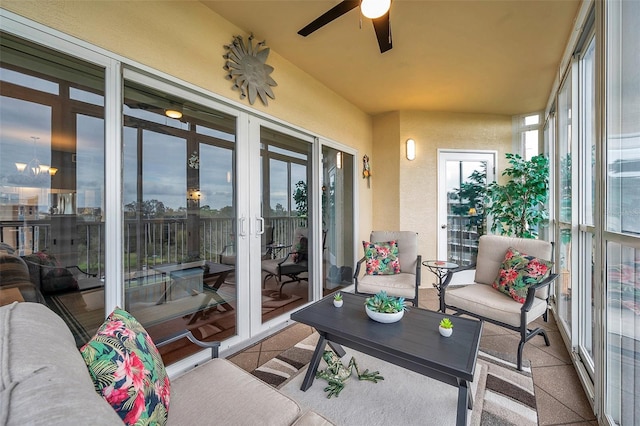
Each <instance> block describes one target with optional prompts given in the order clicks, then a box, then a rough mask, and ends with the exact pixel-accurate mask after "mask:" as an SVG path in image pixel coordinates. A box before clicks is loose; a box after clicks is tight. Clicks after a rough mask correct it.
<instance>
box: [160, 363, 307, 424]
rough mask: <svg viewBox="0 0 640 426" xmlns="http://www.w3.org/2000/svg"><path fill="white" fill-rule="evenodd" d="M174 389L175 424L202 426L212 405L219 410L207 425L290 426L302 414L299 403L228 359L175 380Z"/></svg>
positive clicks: (172, 417)
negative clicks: (205, 412) (205, 413)
mask: <svg viewBox="0 0 640 426" xmlns="http://www.w3.org/2000/svg"><path fill="white" fill-rule="evenodd" d="M171 388H172V390H171V394H172V398H171V410H170V411H169V423H172V424H181V425H196V424H202V423H203V417H202V414H203V411H209V410H210V409H211V408H210V407H211V404H215V407H216V408H217V409H215V410H213V412H214V415H213V416H212V417H210V418H207V419H206V421H207V422H210V423H211V424H218V425H264V424H269V425H274V426H277V425H291V424H292V423H293V422H294V421H295V420H296V418H297V417H298V416H299V415H300V413H301V410H300V406H299V405H298V403H297V402H295V401H294V400H292V399H291V398H289V397H288V396H286V395H284V394H282V393H281V392H280V391H278V390H276V389H274V388H272V387H271V386H269V385H267V384H266V383H264V382H262V381H260V380H258V379H257V378H256V377H255V376H253V375H251V374H249V373H247V372H246V371H244V370H242V369H241V368H240V367H238V366H236V365H235V364H233V363H231V362H230V361H227V360H225V359H219V358H216V359H212V360H210V361H207V362H206V363H205V364H202V365H200V366H198V367H197V368H195V369H193V370H190V371H188V372H187V373H186V374H184V375H182V376H180V377H178V378H175V379H173V381H172V383H171ZM203 407H206V408H203ZM240 413H241V414H240Z"/></svg>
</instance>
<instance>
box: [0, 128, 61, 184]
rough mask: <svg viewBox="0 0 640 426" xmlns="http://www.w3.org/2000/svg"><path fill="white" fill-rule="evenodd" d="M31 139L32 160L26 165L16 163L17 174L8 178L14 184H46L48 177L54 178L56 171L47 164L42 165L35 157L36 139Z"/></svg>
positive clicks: (32, 137) (34, 137)
mask: <svg viewBox="0 0 640 426" xmlns="http://www.w3.org/2000/svg"><path fill="white" fill-rule="evenodd" d="M31 139H33V158H32V159H31V160H30V161H29V162H28V163H22V162H16V163H15V166H16V169H17V171H18V172H17V173H16V174H14V175H12V176H10V180H11V181H12V182H13V183H16V184H23V185H26V184H43V183H46V181H47V180H48V178H49V177H50V176H54V175H55V174H56V173H57V172H58V169H57V168H56V167H51V166H50V165H48V164H43V163H42V162H41V161H40V160H39V159H38V156H37V155H36V143H37V141H38V139H40V138H38V137H36V136H31Z"/></svg>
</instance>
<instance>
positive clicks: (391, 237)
mask: <svg viewBox="0 0 640 426" xmlns="http://www.w3.org/2000/svg"><path fill="white" fill-rule="evenodd" d="M362 244H363V246H364V252H365V255H364V257H363V258H362V259H360V260H359V261H358V263H357V265H356V271H355V274H354V279H355V292H356V293H364V294H376V293H378V292H379V291H382V290H384V291H386V292H387V294H388V295H390V296H395V297H404V298H405V300H407V301H411V302H413V306H418V287H419V286H420V267H421V266H422V256H421V255H419V254H418V234H417V233H416V232H413V231H373V232H371V235H370V237H369V241H363V242H362ZM362 264H365V273H364V274H363V275H362V276H360V268H361V266H362Z"/></svg>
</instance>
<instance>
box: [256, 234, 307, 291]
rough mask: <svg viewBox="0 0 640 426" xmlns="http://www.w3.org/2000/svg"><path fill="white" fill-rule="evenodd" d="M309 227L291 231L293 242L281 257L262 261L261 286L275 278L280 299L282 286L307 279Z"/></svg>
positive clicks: (263, 286)
mask: <svg viewBox="0 0 640 426" xmlns="http://www.w3.org/2000/svg"><path fill="white" fill-rule="evenodd" d="M308 232H309V228H296V229H295V230H294V232H293V244H292V246H291V249H290V251H289V252H288V253H287V255H286V256H285V257H283V258H278V259H266V260H263V261H262V271H263V272H265V273H266V274H265V276H264V279H263V281H262V288H265V286H266V284H267V280H268V279H271V278H275V279H276V280H277V282H278V285H279V286H280V289H279V291H278V298H280V299H282V298H283V294H282V288H283V287H284V286H285V284H289V283H294V282H295V283H299V282H300V281H302V280H305V281H306V280H308V276H307V274H306V273H307V272H308V271H309V239H308Z"/></svg>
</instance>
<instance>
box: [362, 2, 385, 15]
mask: <svg viewBox="0 0 640 426" xmlns="http://www.w3.org/2000/svg"><path fill="white" fill-rule="evenodd" d="M390 7H391V0H362V3H361V4H360V10H361V11H362V15H363V16H364V17H365V18H369V19H376V18H379V17H381V16H382V15H384V14H385V13H387V12H388V11H389V8H390Z"/></svg>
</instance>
